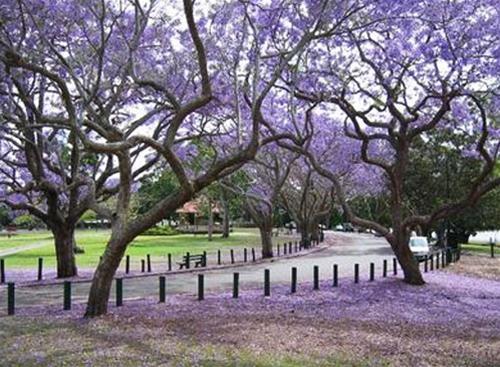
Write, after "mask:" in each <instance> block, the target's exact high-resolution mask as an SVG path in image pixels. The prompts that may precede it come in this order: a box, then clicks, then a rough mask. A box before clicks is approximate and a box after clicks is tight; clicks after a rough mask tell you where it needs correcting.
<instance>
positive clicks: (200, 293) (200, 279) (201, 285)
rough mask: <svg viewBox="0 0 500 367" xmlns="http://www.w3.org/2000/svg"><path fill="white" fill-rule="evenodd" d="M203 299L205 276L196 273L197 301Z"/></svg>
mask: <svg viewBox="0 0 500 367" xmlns="http://www.w3.org/2000/svg"><path fill="white" fill-rule="evenodd" d="M203 299H205V277H204V276H203V274H198V301H203Z"/></svg>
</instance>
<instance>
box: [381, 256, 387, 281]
mask: <svg viewBox="0 0 500 367" xmlns="http://www.w3.org/2000/svg"><path fill="white" fill-rule="evenodd" d="M382 277H384V278H385V277H387V260H385V259H384V263H383V267H382Z"/></svg>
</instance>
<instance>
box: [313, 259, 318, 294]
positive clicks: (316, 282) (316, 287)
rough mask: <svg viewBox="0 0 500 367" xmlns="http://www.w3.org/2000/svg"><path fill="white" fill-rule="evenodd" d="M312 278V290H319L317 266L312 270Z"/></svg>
mask: <svg viewBox="0 0 500 367" xmlns="http://www.w3.org/2000/svg"><path fill="white" fill-rule="evenodd" d="M313 278H314V289H315V290H318V289H319V266H317V265H314V268H313Z"/></svg>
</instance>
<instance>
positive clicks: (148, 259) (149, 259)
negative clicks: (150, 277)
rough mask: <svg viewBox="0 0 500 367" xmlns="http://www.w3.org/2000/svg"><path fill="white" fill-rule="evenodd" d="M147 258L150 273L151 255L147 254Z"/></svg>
mask: <svg viewBox="0 0 500 367" xmlns="http://www.w3.org/2000/svg"><path fill="white" fill-rule="evenodd" d="M146 259H147V262H148V273H151V256H150V255H149V254H147V255H146Z"/></svg>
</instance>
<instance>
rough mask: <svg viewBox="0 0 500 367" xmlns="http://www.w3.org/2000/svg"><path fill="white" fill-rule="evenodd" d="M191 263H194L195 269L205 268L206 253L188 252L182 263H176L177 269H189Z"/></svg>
mask: <svg viewBox="0 0 500 367" xmlns="http://www.w3.org/2000/svg"><path fill="white" fill-rule="evenodd" d="M191 262H194V267H195V268H197V267H205V266H207V253H206V252H204V253H202V254H190V253H189V252H188V253H186V255H184V256H183V257H182V262H178V263H177V264H179V269H182V268H186V269H189V268H190V267H191V264H190V263H191Z"/></svg>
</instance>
